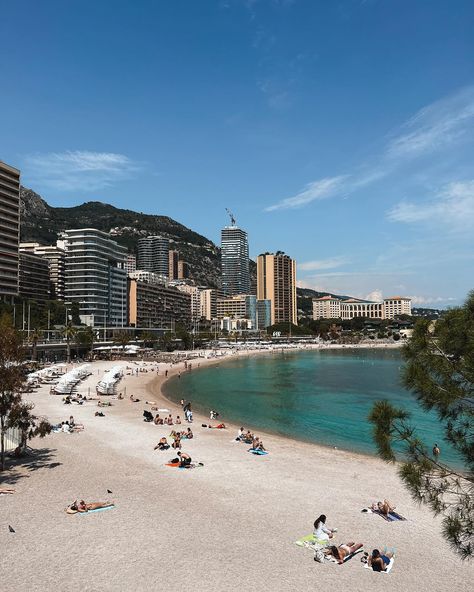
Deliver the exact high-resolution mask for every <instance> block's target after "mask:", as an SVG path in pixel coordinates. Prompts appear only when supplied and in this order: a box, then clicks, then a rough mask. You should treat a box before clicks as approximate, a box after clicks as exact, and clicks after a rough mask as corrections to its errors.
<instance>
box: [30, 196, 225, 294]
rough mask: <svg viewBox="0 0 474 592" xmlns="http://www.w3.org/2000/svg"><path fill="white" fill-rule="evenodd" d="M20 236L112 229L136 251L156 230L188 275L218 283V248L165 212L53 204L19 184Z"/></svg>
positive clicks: (46, 240) (45, 240)
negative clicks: (185, 266) (187, 267)
mask: <svg viewBox="0 0 474 592" xmlns="http://www.w3.org/2000/svg"><path fill="white" fill-rule="evenodd" d="M20 198H21V240H22V241H37V242H40V243H42V244H53V243H55V242H56V239H57V235H58V233H59V232H61V231H63V230H67V229H69V228H97V229H98V230H103V231H105V232H111V234H112V235H113V237H114V239H115V240H116V241H117V242H119V243H121V244H122V245H125V246H126V247H127V248H128V250H129V251H130V252H131V253H134V252H135V249H136V244H137V240H138V239H139V238H141V237H143V236H148V235H151V234H159V235H162V236H166V237H167V238H169V239H170V246H171V248H174V249H176V250H177V251H179V253H180V256H181V258H182V259H184V260H185V261H187V262H188V263H189V264H190V267H191V275H192V277H193V279H194V280H196V282H198V283H199V284H203V285H209V286H218V285H219V276H220V249H219V248H218V247H217V246H216V245H215V244H214V243H213V242H212V241H210V240H209V239H207V238H205V237H204V236H201V235H200V234H198V233H196V232H193V231H192V230H190V229H189V228H187V227H186V226H183V225H182V224H180V223H179V222H176V221H175V220H173V219H172V218H168V217H167V216H154V215H151V214H142V213H139V212H134V211H132V210H122V209H119V208H115V207H114V206H111V205H108V204H104V203H101V202H87V203H84V204H82V205H80V206H74V207H71V208H54V207H52V206H50V205H48V204H47V203H46V201H45V200H44V199H43V198H42V197H41V196H40V195H38V194H37V193H35V192H34V191H32V190H31V189H27V188H25V187H22V188H21V193H20Z"/></svg>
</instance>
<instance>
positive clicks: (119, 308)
mask: <svg viewBox="0 0 474 592" xmlns="http://www.w3.org/2000/svg"><path fill="white" fill-rule="evenodd" d="M62 238H63V240H64V244H65V247H66V287H65V296H66V302H78V303H79V313H80V316H81V320H82V322H84V323H86V324H87V325H90V326H92V327H124V326H126V324H127V272H126V271H125V269H124V264H125V259H126V256H127V249H126V248H125V247H123V246H122V245H119V244H118V243H116V242H115V241H114V240H112V239H111V238H110V236H109V234H108V233H106V232H102V231H101V230H96V229H94V228H82V229H78V230H66V231H65V232H64V233H63V235H62Z"/></svg>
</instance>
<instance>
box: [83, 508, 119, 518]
mask: <svg viewBox="0 0 474 592" xmlns="http://www.w3.org/2000/svg"><path fill="white" fill-rule="evenodd" d="M114 508H115V506H107V507H106V508H96V509H95V510H88V511H87V512H77V513H78V514H80V515H81V516H84V515H85V514H92V512H104V511H105V510H113V509H114Z"/></svg>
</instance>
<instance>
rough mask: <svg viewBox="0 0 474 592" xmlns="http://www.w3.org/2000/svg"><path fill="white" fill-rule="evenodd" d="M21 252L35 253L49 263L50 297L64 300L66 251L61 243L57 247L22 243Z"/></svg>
mask: <svg viewBox="0 0 474 592" xmlns="http://www.w3.org/2000/svg"><path fill="white" fill-rule="evenodd" d="M20 252H24V253H34V254H35V255H40V256H41V257H44V259H46V260H47V261H48V263H49V280H50V297H51V299H53V300H64V282H65V274H66V251H65V250H64V246H63V245H62V243H61V241H58V243H57V244H56V245H40V244H39V243H20Z"/></svg>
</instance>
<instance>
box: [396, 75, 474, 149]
mask: <svg viewBox="0 0 474 592" xmlns="http://www.w3.org/2000/svg"><path fill="white" fill-rule="evenodd" d="M473 121H474V87H473V86H470V87H467V88H465V89H463V90H462V91H460V92H458V93H456V94H454V95H451V96H449V97H447V98H445V99H442V100H440V101H437V102H435V103H432V104H431V105H428V106H427V107H425V108H423V109H421V110H420V111H419V112H418V113H416V115H415V116H414V117H412V118H411V119H409V120H408V121H407V122H406V123H405V125H404V126H403V128H402V129H403V130H404V133H402V134H400V135H399V136H398V137H396V138H394V139H393V140H391V141H390V142H389V144H388V146H387V155H388V156H390V157H396V158H398V157H403V158H414V157H417V156H420V155H422V154H426V153H430V152H433V151H435V150H440V149H442V148H445V147H446V146H448V145H449V144H451V143H452V142H453V141H455V140H458V139H459V138H461V136H463V135H464V134H466V132H467V129H468V125H469V124H472V122H473Z"/></svg>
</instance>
